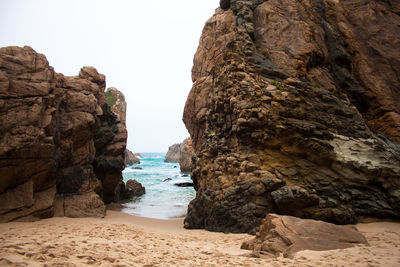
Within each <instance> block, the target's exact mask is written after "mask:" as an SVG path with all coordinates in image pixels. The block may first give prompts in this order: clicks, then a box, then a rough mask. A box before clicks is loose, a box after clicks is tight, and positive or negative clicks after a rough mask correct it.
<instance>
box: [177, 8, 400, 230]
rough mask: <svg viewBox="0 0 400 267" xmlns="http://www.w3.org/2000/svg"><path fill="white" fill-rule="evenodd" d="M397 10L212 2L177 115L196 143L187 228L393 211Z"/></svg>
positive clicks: (396, 207) (391, 214)
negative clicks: (275, 216)
mask: <svg viewBox="0 0 400 267" xmlns="http://www.w3.org/2000/svg"><path fill="white" fill-rule="evenodd" d="M221 2H222V1H221ZM224 2H226V1H224ZM389 2H391V3H394V1H389ZM226 7H227V6H224V8H226ZM355 7H356V8H355ZM277 9H279V12H276V10H277ZM396 12H397V11H396V8H395V7H394V4H392V5H391V4H388V2H384V1H361V0H355V1H311V0H305V1H294V0H283V1H237V0H231V1H230V9H227V10H222V9H217V10H216V12H215V15H214V16H213V17H212V18H211V19H210V20H209V21H207V23H206V24H205V27H204V29H203V33H202V36H201V39H200V43H199V47H198V49H197V52H196V55H195V57H194V65H193V68H192V79H193V82H194V84H193V88H192V90H191V92H190V93H189V95H188V98H187V101H186V105H185V111H184V115H183V120H184V122H185V125H186V127H187V129H188V131H189V133H190V135H191V138H192V140H193V147H194V148H195V153H196V157H195V162H194V165H193V166H192V175H191V178H192V180H193V182H194V186H195V189H196V191H197V193H196V198H195V199H194V200H193V201H192V202H191V203H190V205H189V207H188V214H187V216H186V219H185V222H186V223H187V224H188V225H189V226H190V228H206V229H208V230H213V231H230V232H248V233H255V232H256V231H257V229H258V227H259V225H260V224H261V221H262V219H263V218H265V216H266V214H268V213H271V212H272V213H279V214H286V215H293V216H298V217H302V218H313V219H318V220H325V221H329V222H334V223H337V224H348V223H355V222H357V219H358V217H360V216H368V217H377V218H400V146H399V142H400V135H399V133H400V130H399V129H400V106H399V105H398V103H400V91H399V90H398V88H400V81H399V79H398V73H400V50H399V49H398V45H397V44H398V43H400V28H399V27H397V26H396V25H399V24H400V17H399V16H398V13H396ZM382 44H385V46H384V48H383V47H382Z"/></svg>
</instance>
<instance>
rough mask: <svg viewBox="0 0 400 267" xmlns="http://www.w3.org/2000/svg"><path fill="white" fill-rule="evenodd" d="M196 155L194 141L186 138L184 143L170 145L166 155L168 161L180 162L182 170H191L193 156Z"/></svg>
mask: <svg viewBox="0 0 400 267" xmlns="http://www.w3.org/2000/svg"><path fill="white" fill-rule="evenodd" d="M193 155H194V149H193V142H192V139H191V138H186V139H185V140H183V142H182V143H179V144H174V145H172V146H170V147H169V149H168V152H167V154H166V156H165V161H166V162H179V165H180V168H181V172H190V171H191V169H192V157H193Z"/></svg>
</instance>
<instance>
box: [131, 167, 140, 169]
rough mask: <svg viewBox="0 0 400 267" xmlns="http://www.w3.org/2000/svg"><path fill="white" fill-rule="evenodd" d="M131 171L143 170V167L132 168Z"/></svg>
mask: <svg viewBox="0 0 400 267" xmlns="http://www.w3.org/2000/svg"><path fill="white" fill-rule="evenodd" d="M131 169H133V170H143V168H142V167H132V168H131Z"/></svg>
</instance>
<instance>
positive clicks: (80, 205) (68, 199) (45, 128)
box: [0, 46, 126, 221]
mask: <svg viewBox="0 0 400 267" xmlns="http://www.w3.org/2000/svg"><path fill="white" fill-rule="evenodd" d="M104 89H105V77H104V75H102V74H99V73H98V72H97V71H96V70H95V69H94V68H92V67H84V68H82V69H81V71H80V73H79V76H75V77H66V76H63V75H62V74H58V73H56V72H55V71H54V70H53V68H52V67H50V66H49V63H48V62H47V59H46V57H45V56H44V55H42V54H38V53H36V52H35V51H34V50H32V48H30V47H27V46H25V47H24V48H20V47H6V48H0V121H1V123H0V136H1V137H0V221H12V220H17V219H25V220H30V219H34V218H45V217H51V216H53V215H54V213H55V212H56V214H57V215H60V216H63V215H65V216H71V217H78V216H79V217H81V216H104V215H105V206H104V203H103V201H102V198H103V199H104V200H106V199H107V194H108V193H107V192H109V191H113V190H114V188H111V187H113V184H108V180H109V177H111V176H118V177H122V176H121V170H122V168H121V167H122V166H123V151H124V150H125V146H126V131H124V129H121V128H119V127H118V121H117V119H116V116H115V115H114V114H113V113H112V112H111V111H110V109H109V107H108V105H107V104H106V99H105V95H104ZM121 154H122V156H121ZM100 174H101V175H100Z"/></svg>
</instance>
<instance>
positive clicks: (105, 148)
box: [94, 87, 128, 204]
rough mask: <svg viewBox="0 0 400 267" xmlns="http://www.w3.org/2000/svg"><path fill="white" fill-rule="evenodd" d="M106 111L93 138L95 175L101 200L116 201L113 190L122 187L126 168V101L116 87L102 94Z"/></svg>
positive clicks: (116, 196)
mask: <svg viewBox="0 0 400 267" xmlns="http://www.w3.org/2000/svg"><path fill="white" fill-rule="evenodd" d="M105 101H106V103H107V108H106V109H105V110H106V111H105V112H104V114H103V116H102V117H101V118H100V119H101V128H100V130H99V131H98V132H97V134H96V136H95V146H96V158H95V162H94V166H95V172H96V175H97V177H98V179H100V181H102V184H103V192H102V195H103V201H104V202H105V203H106V204H108V203H110V202H113V201H114V202H117V201H119V199H118V194H116V191H118V190H120V189H116V188H117V187H120V186H121V181H122V180H123V177H122V172H121V170H123V169H124V168H125V150H126V140H127V138H128V132H127V130H126V102H125V97H124V95H123V94H122V93H121V92H120V91H118V90H117V89H116V88H114V87H111V88H108V89H107V90H106V92H105Z"/></svg>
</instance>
